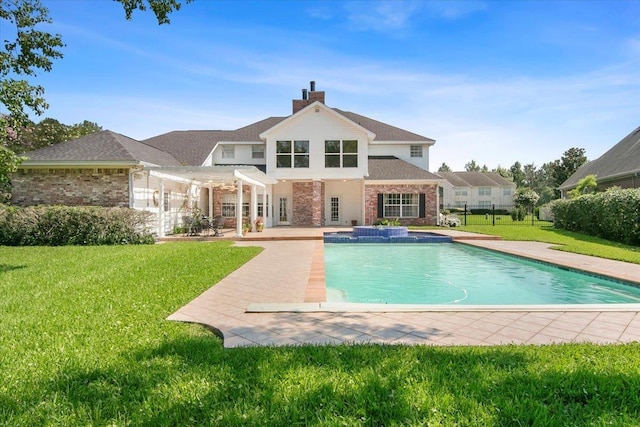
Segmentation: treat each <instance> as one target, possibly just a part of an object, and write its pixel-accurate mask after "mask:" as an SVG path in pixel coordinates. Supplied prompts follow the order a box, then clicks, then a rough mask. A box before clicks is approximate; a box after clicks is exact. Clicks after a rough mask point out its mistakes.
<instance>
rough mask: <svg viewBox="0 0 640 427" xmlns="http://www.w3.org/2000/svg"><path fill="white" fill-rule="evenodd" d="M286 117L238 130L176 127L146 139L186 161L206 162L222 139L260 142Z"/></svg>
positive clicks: (188, 163) (194, 164) (265, 120)
mask: <svg viewBox="0 0 640 427" xmlns="http://www.w3.org/2000/svg"><path fill="white" fill-rule="evenodd" d="M285 118H286V117H269V118H266V119H264V120H260V121H259V122H255V123H252V124H250V125H248V126H245V127H241V128H240V129H236V130H177V131H173V132H169V133H165V134H162V135H158V136H154V137H153V138H149V139H145V140H144V141H143V142H144V143H145V144H149V145H151V146H153V147H156V148H158V149H159V150H162V151H166V152H167V153H171V154H172V155H173V156H174V157H175V158H176V159H178V161H179V162H180V163H181V164H183V165H190V166H200V165H202V164H204V162H205V160H207V157H209V154H211V151H212V150H213V149H214V147H215V146H216V144H217V143H219V142H255V143H256V144H261V143H263V141H262V140H261V139H260V134H261V133H262V132H264V131H265V130H267V129H269V128H272V127H273V126H275V125H276V124H278V123H280V122H281V121H282V120H284V119H285Z"/></svg>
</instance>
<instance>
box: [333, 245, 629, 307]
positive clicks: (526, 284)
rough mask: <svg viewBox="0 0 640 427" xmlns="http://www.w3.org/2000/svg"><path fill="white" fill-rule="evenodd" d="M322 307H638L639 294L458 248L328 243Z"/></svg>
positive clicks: (592, 279)
mask: <svg viewBox="0 0 640 427" xmlns="http://www.w3.org/2000/svg"><path fill="white" fill-rule="evenodd" d="M324 257H325V275H326V284H327V301H329V302H356V303H383V304H384V303H387V304H461V305H514V304H616V303H640V287H636V286H632V285H631V284H626V283H622V282H617V281H614V280H609V279H606V278H602V277H599V276H593V275H589V274H584V273H579V272H576V271H572V270H566V269H561V268H559V267H555V266H551V265H548V264H544V263H539V262H534V261H529V260H525V259H520V258H517V257H512V256H508V255H503V254H500V253H497V252H493V251H488V250H484V249H479V248H475V247H471V246H467V245H463V244H457V243H437V244H433V243H426V244H398V245H395V244H385V245H377V244H362V243H360V244H325V247H324Z"/></svg>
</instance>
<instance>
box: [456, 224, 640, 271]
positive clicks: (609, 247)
mask: <svg viewBox="0 0 640 427" xmlns="http://www.w3.org/2000/svg"><path fill="white" fill-rule="evenodd" d="M460 230H462V231H471V232H475V233H483V234H491V235H495V236H501V237H502V238H503V239H505V240H525V241H538V242H546V243H554V244H556V245H557V246H556V247H555V249H557V250H560V251H566V252H573V253H578V254H583V255H593V256H597V257H600V258H607V259H615V260H619V261H625V262H631V263H634V264H640V247H637V246H629V245H625V244H622V243H616V242H611V241H609V240H604V239H600V238H598V237H593V236H587V235H585V234H579V233H574V232H571V231H566V230H559V229H556V228H553V227H538V226H513V225H496V226H477V225H470V226H466V227H460Z"/></svg>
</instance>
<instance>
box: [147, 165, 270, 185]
mask: <svg viewBox="0 0 640 427" xmlns="http://www.w3.org/2000/svg"><path fill="white" fill-rule="evenodd" d="M145 170H148V171H149V172H150V174H151V175H152V176H157V177H159V178H164V179H169V180H171V181H179V182H189V183H195V184H199V185H204V186H212V187H215V186H217V185H232V184H235V183H236V182H237V181H238V180H240V179H241V180H243V181H244V182H246V183H248V184H253V185H257V186H259V187H265V186H266V185H269V184H275V183H277V182H278V180H277V179H275V178H272V177H270V176H269V175H267V174H265V173H264V172H262V171H261V170H260V169H258V168H257V167H255V166H179V167H174V166H165V167H145Z"/></svg>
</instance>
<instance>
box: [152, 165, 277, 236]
mask: <svg viewBox="0 0 640 427" xmlns="http://www.w3.org/2000/svg"><path fill="white" fill-rule="evenodd" d="M144 169H145V170H147V171H148V172H149V175H150V176H154V177H156V178H158V179H159V181H160V189H159V191H158V195H159V197H160V200H159V203H158V236H159V237H163V236H164V234H165V233H164V224H165V218H164V216H165V213H164V209H163V206H164V182H165V181H173V182H180V183H184V184H188V185H189V186H190V187H191V186H192V185H197V186H200V187H205V188H208V189H209V212H210V213H211V212H213V189H214V188H216V187H231V186H233V187H235V188H236V234H237V236H239V237H240V236H242V204H243V200H242V199H243V194H242V187H243V185H245V184H247V185H250V186H251V196H250V197H251V201H250V204H249V206H250V209H249V212H250V216H251V223H253V222H254V221H255V220H256V218H257V216H258V215H257V213H258V191H260V192H261V193H262V195H263V200H264V195H265V193H266V189H267V185H271V184H276V183H277V182H278V180H276V179H275V178H272V177H270V176H269V175H267V174H265V173H264V172H262V171H261V170H260V169H258V168H257V167H255V166H184V167H183V166H164V167H154V166H147V167H145V168H144ZM187 194H188V197H189V198H191V190H189V191H188V193H187ZM189 205H191V200H189Z"/></svg>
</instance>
